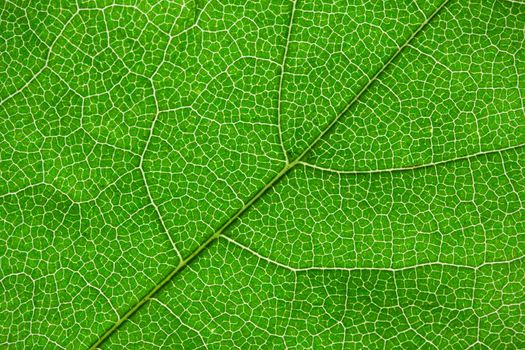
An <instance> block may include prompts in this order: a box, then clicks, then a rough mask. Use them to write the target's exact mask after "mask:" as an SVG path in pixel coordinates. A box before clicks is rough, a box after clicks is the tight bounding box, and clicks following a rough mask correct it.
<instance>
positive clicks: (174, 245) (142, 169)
mask: <svg viewBox="0 0 525 350" xmlns="http://www.w3.org/2000/svg"><path fill="white" fill-rule="evenodd" d="M150 83H151V88H152V89H153V100H154V101H155V109H156V113H155V117H154V118H153V122H152V123H151V127H150V130H149V135H148V139H147V140H146V145H145V146H144V150H143V151H142V154H141V155H140V162H139V169H140V173H141V175H142V181H143V182H144V187H146V193H147V195H148V199H149V201H150V202H151V205H152V206H153V208H154V209H155V212H156V213H157V216H158V218H159V222H160V225H161V227H162V230H163V231H164V232H165V233H166V236H167V237H168V240H169V241H170V244H171V246H172V247H173V250H174V251H175V253H176V254H177V257H178V258H179V261H182V260H183V258H182V254H181V253H180V251H179V249H178V248H177V245H176V244H175V242H174V241H173V238H172V237H171V235H170V232H169V231H168V228H167V226H166V224H165V223H164V219H163V218H162V214H161V212H160V209H159V207H158V205H157V204H156V203H155V201H154V200H153V196H152V195H151V191H150V189H149V184H148V179H147V178H146V172H145V171H144V158H145V155H146V152H147V151H148V147H149V145H150V142H151V139H152V137H153V132H154V130H155V125H156V124H157V120H158V118H159V114H160V113H161V112H160V108H159V103H158V101H157V91H156V89H155V84H154V83H153V80H150Z"/></svg>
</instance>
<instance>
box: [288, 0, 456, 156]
mask: <svg viewBox="0 0 525 350" xmlns="http://www.w3.org/2000/svg"><path fill="white" fill-rule="evenodd" d="M449 1H450V0H445V1H443V3H442V4H441V5H439V7H438V8H436V10H435V11H434V12H433V13H432V14H431V15H430V16H429V17H428V18H427V19H426V20H425V21H424V22H423V23H421V25H420V26H419V27H418V28H417V29H416V30H415V31H414V32H413V33H412V35H410V37H409V38H408V39H407V40H406V41H405V43H404V44H403V45H401V46H399V47H398V49H397V50H396V52H395V53H394V54H393V55H392V56H391V57H390V58H389V59H388V61H386V62H385V64H384V65H383V66H382V67H381V69H379V70H378V71H377V72H376V73H375V74H374V76H373V77H372V78H371V79H370V80H369V81H368V82H367V83H366V84H365V85H364V86H363V87H362V88H361V90H360V91H359V92H358V93H357V95H355V97H354V98H353V99H352V100H351V101H350V102H349V103H348V104H347V105H346V107H345V108H343V110H342V111H341V112H340V113H339V114H338V115H337V116H336V117H335V118H334V119H333V120H332V121H331V122H330V124H328V126H327V127H326V128H325V129H324V130H323V131H322V132H321V133H320V134H319V135H318V136H317V137H316V138H315V139H314V140H313V141H312V142H311V143H310V145H309V146H308V147H306V148H305V150H304V151H303V152H302V153H301V154H300V155H299V156H298V157H297V158H296V159H295V160H294V161H293V162H292V164H293V165H295V164H296V163H298V162H299V161H300V160H301V159H302V158H303V157H304V156H305V155H306V154H307V153H308V152H309V151H310V150H311V149H312V148H313V147H314V146H315V145H317V143H318V142H319V141H321V139H322V138H323V137H324V136H325V135H326V134H328V132H329V131H330V130H332V127H333V126H334V125H335V124H336V123H337V122H338V121H339V119H341V117H342V116H343V115H344V114H345V113H346V112H347V111H348V110H349V109H350V108H351V107H352V106H353V105H354V104H355V103H356V102H357V101H358V100H359V98H360V97H361V96H362V95H363V94H364V93H365V92H366V91H367V90H368V88H369V87H370V85H372V84H373V83H374V82H375V81H376V80H377V79H378V78H379V76H380V75H381V74H382V73H383V72H384V71H385V70H386V69H387V68H388V67H390V64H391V63H392V62H393V61H394V60H395V59H396V58H397V57H398V56H399V54H400V53H401V52H402V51H403V50H404V49H405V48H406V47H407V46H408V45H409V44H410V42H411V41H412V40H413V39H414V38H415V37H416V36H417V35H418V34H419V33H420V32H421V31H422V30H423V28H425V26H426V25H427V24H428V23H430V21H431V20H432V19H433V18H434V17H435V16H436V15H437V14H438V13H439V12H440V11H441V10H442V9H443V8H444V7H445V5H446V4H448V2H449Z"/></svg>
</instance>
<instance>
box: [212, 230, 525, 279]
mask: <svg viewBox="0 0 525 350" xmlns="http://www.w3.org/2000/svg"><path fill="white" fill-rule="evenodd" d="M220 238H223V239H225V240H226V241H228V242H230V243H232V244H234V245H236V246H237V247H239V248H241V249H242V250H245V251H247V252H249V253H250V254H252V255H254V256H255V257H257V258H259V259H261V260H264V261H266V262H267V263H269V264H271V265H275V266H278V267H281V268H283V269H286V270H288V271H292V272H306V271H388V272H399V271H406V270H413V269H416V268H420V267H429V266H430V267H431V266H442V267H451V268H461V269H469V270H479V269H481V268H483V267H485V266H492V265H503V264H512V263H513V262H515V261H519V260H521V259H524V258H525V255H523V256H519V257H516V258H512V259H510V260H502V261H490V262H484V263H481V264H479V265H465V264H453V263H446V262H441V261H431V262H425V263H421V264H414V265H410V266H403V267H366V266H363V267H358V266H356V267H340V266H309V267H293V266H289V265H286V264H283V263H281V262H278V261H276V260H273V259H270V258H268V257H266V256H264V255H262V254H260V253H258V252H256V251H255V250H253V249H251V248H250V247H248V246H245V245H243V244H241V243H239V242H237V241H235V240H234V239H233V238H231V237H228V236H226V235H224V234H223V235H222V236H221V237H220Z"/></svg>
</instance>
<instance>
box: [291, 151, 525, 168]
mask: <svg viewBox="0 0 525 350" xmlns="http://www.w3.org/2000/svg"><path fill="white" fill-rule="evenodd" d="M524 146H525V143H520V144H517V145H513V146H509V147H505V148H501V149H495V150H489V151H482V152H477V153H473V154H469V155H465V156H461V157H456V158H452V159H445V160H441V161H438V162H432V163H426V164H418V165H412V166H407V167H399V168H387V169H371V170H338V169H332V168H327V167H322V166H319V165H315V164H312V163H309V162H304V161H299V162H297V164H300V165H303V166H305V167H309V168H313V169H317V170H321V171H326V172H330V173H336V174H349V175H359V174H381V173H395V172H402V171H411V170H417V169H423V168H430V167H436V166H440V165H444V164H447V163H454V162H458V161H462V160H468V159H472V158H476V157H481V156H484V155H490V154H496V153H499V154H501V153H504V152H506V151H511V150H515V149H519V148H522V147H524Z"/></svg>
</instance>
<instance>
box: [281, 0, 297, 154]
mask: <svg viewBox="0 0 525 350" xmlns="http://www.w3.org/2000/svg"><path fill="white" fill-rule="evenodd" d="M296 5H297V0H293V1H292V10H291V14H290V23H289V24H288V33H287V34H286V41H285V46H284V52H283V59H282V61H281V65H280V70H281V71H280V74H279V88H278V92H277V128H278V130H279V142H280V144H281V148H282V151H283V154H284V159H285V161H286V163H288V153H287V152H286V148H285V147H284V140H283V131H282V123H281V110H282V93H283V82H284V75H285V70H286V58H287V57H288V49H289V47H290V38H291V36H292V27H293V21H294V16H295V7H296Z"/></svg>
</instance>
